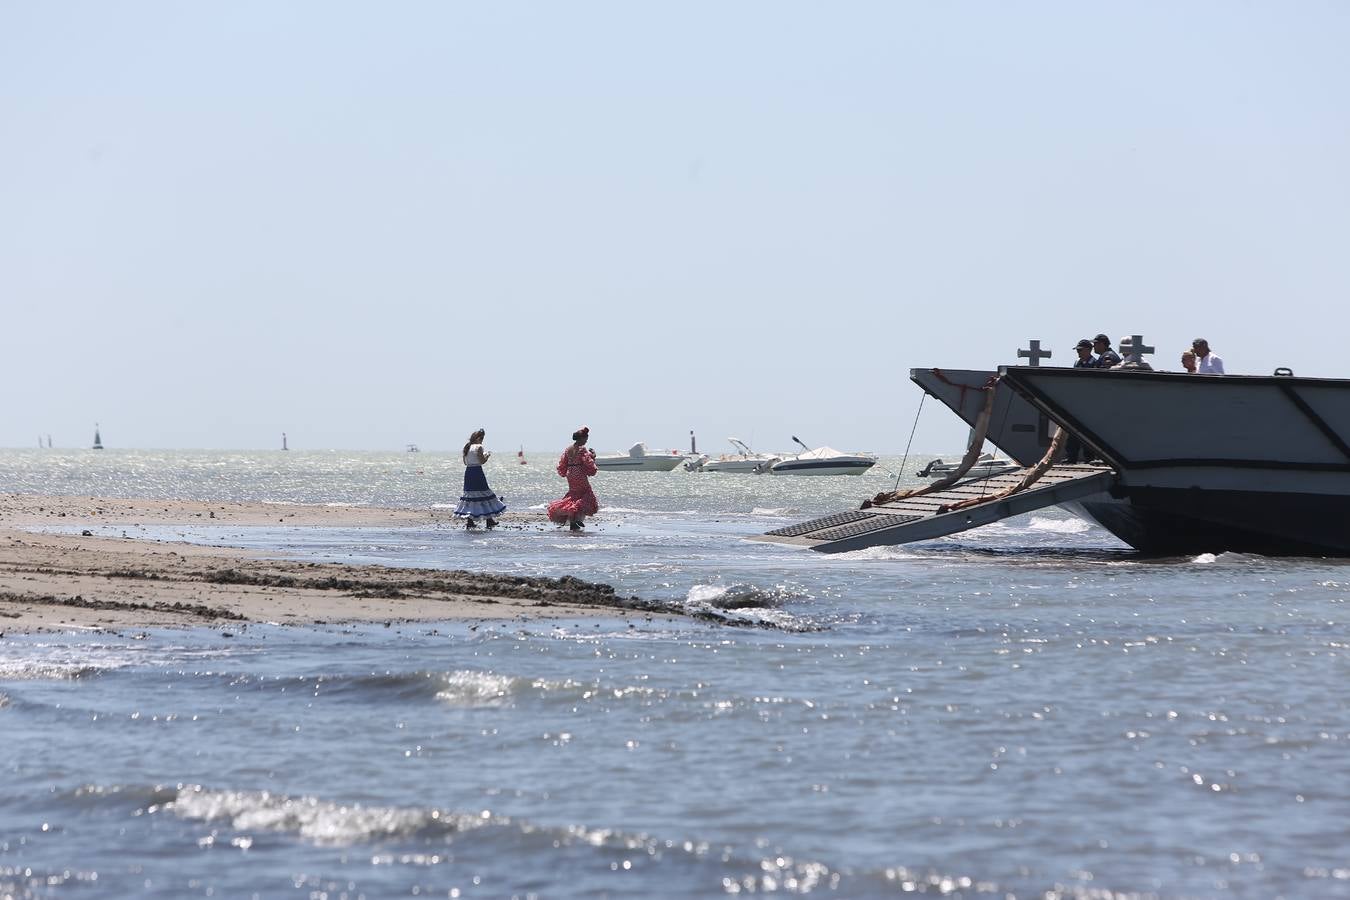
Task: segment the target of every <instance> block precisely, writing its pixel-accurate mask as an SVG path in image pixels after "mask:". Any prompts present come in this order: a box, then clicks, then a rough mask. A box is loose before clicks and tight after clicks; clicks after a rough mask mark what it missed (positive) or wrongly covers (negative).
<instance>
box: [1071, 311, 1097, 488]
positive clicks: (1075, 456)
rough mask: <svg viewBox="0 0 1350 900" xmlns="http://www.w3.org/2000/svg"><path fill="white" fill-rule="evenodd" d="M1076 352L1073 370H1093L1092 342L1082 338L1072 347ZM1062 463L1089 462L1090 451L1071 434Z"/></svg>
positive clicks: (1094, 363)
mask: <svg viewBox="0 0 1350 900" xmlns="http://www.w3.org/2000/svg"><path fill="white" fill-rule="evenodd" d="M1073 349H1074V350H1076V351H1077V352H1078V359H1077V360H1075V361H1074V364H1073V367H1074V368H1075V369H1095V368H1097V360H1096V359H1094V358H1093V356H1092V341H1089V340H1088V339H1087V338H1083V339H1082V340H1081V341H1079V342H1078V343H1077V344H1075V345H1074V347H1073ZM1064 461H1065V462H1066V463H1068V464H1069V465H1074V464H1075V463H1079V462H1091V461H1092V451H1090V450H1088V449H1087V448H1086V447H1084V446H1083V442H1082V441H1080V440H1078V438H1076V437H1074V436H1073V435H1072V434H1071V435H1069V439H1068V441H1066V442H1065V444H1064Z"/></svg>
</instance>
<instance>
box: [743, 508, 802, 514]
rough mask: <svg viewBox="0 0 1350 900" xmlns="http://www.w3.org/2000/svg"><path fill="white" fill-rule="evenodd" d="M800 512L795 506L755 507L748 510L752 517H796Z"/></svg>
mask: <svg viewBox="0 0 1350 900" xmlns="http://www.w3.org/2000/svg"><path fill="white" fill-rule="evenodd" d="M800 512H801V510H800V509H798V508H797V507H795V506H777V507H764V506H756V507H755V508H754V509H752V510H750V515H752V516H795V515H797V514H798V513H800Z"/></svg>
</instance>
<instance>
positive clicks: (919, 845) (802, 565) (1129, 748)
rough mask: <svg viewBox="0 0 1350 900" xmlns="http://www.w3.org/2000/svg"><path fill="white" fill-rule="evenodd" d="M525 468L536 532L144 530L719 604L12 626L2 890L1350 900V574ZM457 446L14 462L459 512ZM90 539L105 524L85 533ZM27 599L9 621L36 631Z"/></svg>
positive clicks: (843, 502) (159, 488) (33, 476)
mask: <svg viewBox="0 0 1350 900" xmlns="http://www.w3.org/2000/svg"><path fill="white" fill-rule="evenodd" d="M560 450H561V448H557V449H556V450H553V451H549V452H527V453H526V457H527V460H528V462H527V464H526V465H518V464H517V463H516V462H515V459H514V453H513V452H501V453H499V454H498V455H497V456H496V457H494V459H493V460H492V461H491V462H490V463H489V465H488V467H487V474H488V477H489V479H490V480H491V482H492V484H493V486H494V488H495V489H496V490H497V491H498V492H499V493H501V494H502V495H503V496H504V498H505V500H506V502H507V503H508V504H509V506H510V508H511V512H512V516H511V518H510V519H509V520H507V521H505V522H504V523H503V526H502V527H501V528H499V529H497V530H496V531H493V532H487V533H485V532H482V531H478V532H466V531H465V530H464V529H462V528H459V527H455V526H454V525H453V524H452V523H451V522H449V521H441V522H437V523H436V524H433V525H428V526H426V527H403V528H350V527H343V528H295V527H287V526H286V525H285V524H284V523H282V522H279V523H278V524H277V525H276V526H275V527H270V526H269V527H247V528H245V527H238V526H230V525H216V526H211V525H205V524H203V525H195V526H191V527H186V526H175V527H172V528H169V527H164V526H153V527H152V526H150V525H145V526H136V525H128V526H125V527H124V526H117V527H115V528H107V527H104V528H102V529H101V530H100V533H122V532H123V531H125V532H126V533H128V534H129V535H130V536H136V537H143V538H146V539H150V540H174V541H188V542H192V543H199V544H204V545H213V546H214V545H229V546H246V547H251V548H255V549H258V550H261V551H264V552H266V553H273V552H274V553H275V554H276V555H277V556H278V557H282V556H284V557H288V558H299V559H305V560H314V561H340V562H344V563H380V564H384V565H391V566H424V567H437V568H447V569H471V570H478V571H485V572H499V573H510V574H529V575H551V576H557V575H575V576H577V577H580V578H585V579H589V580H594V581H603V582H608V583H611V584H613V585H615V587H616V588H617V589H618V590H619V591H620V592H621V593H625V594H633V595H637V596H640V597H643V598H645V599H657V600H661V601H665V602H668V603H669V604H670V605H671V607H672V608H676V609H686V610H688V611H691V612H698V611H700V610H710V609H711V610H717V611H719V612H722V613H725V614H726V616H727V618H728V619H729V623H722V624H718V623H713V622H709V621H706V620H704V619H700V618H696V617H683V616H673V615H651V616H637V617H629V618H617V617H611V616H608V615H604V614H602V615H599V616H596V617H593V618H587V619H581V620H576V621H570V620H562V621H558V620H543V619H539V620H534V619H530V620H507V621H495V622H494V621H488V620H479V621H461V622H432V623H419V624H402V623H398V622H390V623H384V622H377V623H372V624H363V625H342V626H337V625H324V626H314V627H294V626H285V627H283V626H274V625H267V624H250V625H247V626H246V627H237V626H234V625H233V624H232V625H231V626H229V627H215V628H207V627H203V628H194V629H175V630H155V629H144V630H128V631H121V632H116V633H107V632H81V633H67V634H39V635H14V634H6V635H5V636H4V637H3V639H0V779H3V790H2V791H0V898H9V897H25V898H26V897H90V898H93V897H98V898H103V897H163V898H185V897H264V898H265V897H300V898H358V897H366V898H376V897H447V898H456V897H492V898H496V897H540V898H547V897H588V898H589V897H716V896H726V895H733V896H734V895H761V894H770V895H798V894H806V895H817V896H832V897H849V898H854V897H858V898H870V897H893V896H899V895H911V894H922V895H929V896H942V897H997V898H1013V897H1043V898H1065V897H1083V898H1115V897H1219V896H1224V897H1229V896H1235V897H1253V898H1258V897H1259V898H1270V897H1350V700H1347V692H1346V685H1347V683H1350V624H1348V622H1350V610H1347V600H1348V599H1350V563H1348V562H1347V561H1342V560H1327V559H1314V558H1304V559H1275V558H1265V557H1261V556H1249V555H1240V554H1219V555H1211V554H1205V555H1200V556H1185V557H1172V558H1145V557H1141V556H1139V555H1136V554H1135V553H1133V552H1132V551H1130V550H1129V549H1128V548H1127V547H1125V546H1124V545H1122V544H1121V543H1119V542H1118V541H1117V540H1116V539H1114V538H1113V537H1112V536H1111V535H1110V534H1108V533H1107V532H1105V531H1104V530H1102V529H1101V528H1099V527H1097V526H1095V525H1093V524H1090V523H1088V522H1085V521H1082V520H1080V519H1077V518H1074V517H1073V516H1071V515H1069V514H1068V513H1066V512H1063V511H1061V510H1058V509H1047V510H1043V511H1040V512H1036V513H1033V514H1031V515H1027V516H1022V517H1019V518H1014V519H1010V520H1007V521H1004V522H1001V523H997V524H994V525H990V526H986V527H983V528H980V529H977V530H974V531H970V532H967V533H964V534H960V535H956V536H953V537H951V538H947V539H943V540H940V541H930V542H925V543H919V544H914V545H909V546H903V547H889V548H877V549H871V550H864V551H858V552H854V553H845V554H841V555H835V556H826V555H821V554H817V553H813V552H811V551H807V550H802V549H798V548H793V547H787V546H781V545H776V544H768V543H762V542H755V541H751V540H748V539H749V538H751V537H753V536H755V535H759V534H761V533H763V532H765V531H767V530H770V529H772V528H777V527H781V526H783V525H786V524H790V523H792V522H796V521H800V520H803V519H806V518H809V517H813V516H816V515H821V514H826V513H830V512H838V511H842V510H845V509H849V508H853V507H856V505H857V503H858V502H859V501H860V500H861V499H862V498H864V497H868V496H870V495H872V494H874V493H876V492H878V491H881V490H885V489H888V488H891V487H894V486H895V485H896V484H901V485H906V484H912V483H915V480H914V478H913V477H912V476H903V475H901V476H897V474H896V473H897V472H900V471H902V465H903V471H905V472H910V471H913V470H914V469H915V468H916V467H917V464H920V463H922V462H923V461H925V460H923V459H919V460H916V459H908V460H902V459H900V458H898V457H890V456H887V457H883V458H882V460H881V463H880V464H879V465H878V466H877V467H876V468H874V469H873V470H872V471H871V472H869V473H868V474H866V475H863V476H860V477H815V478H812V477H787V476H772V475H722V474H695V473H689V472H684V471H679V470H677V471H674V472H668V473H631V472H630V473H603V474H601V475H598V476H596V478H595V479H594V480H593V484H594V487H595V490H596V493H597V494H598V495H599V498H600V502H601V504H602V506H603V509H602V511H601V513H600V515H599V516H597V517H596V518H594V519H593V520H592V521H591V523H590V524H589V526H588V527H587V529H586V530H585V532H584V533H582V534H579V535H573V534H571V533H568V532H566V531H563V530H559V529H558V528H556V527H554V526H552V525H549V524H548V523H547V522H546V521H545V520H544V516H543V508H544V506H545V504H546V503H547V502H548V501H549V500H551V499H554V498H555V497H557V496H560V495H561V494H562V492H563V488H564V483H563V480H562V479H560V478H559V477H558V476H557V474H556V472H555V471H554V468H553V467H554V464H555V462H556V458H557V453H558V452H559V451H560ZM462 471H463V470H462V468H461V466H460V464H459V461H458V459H457V458H456V457H455V456H454V455H448V454H437V453H431V452H423V453H358V452H295V451H292V452H289V453H282V452H266V453H252V452H241V453H226V452H181V451H163V452H158V451H117V450H105V451H102V452H101V453H95V452H93V451H69V452H65V451H58V450H36V449H34V450H6V451H0V491H3V492H6V493H13V492H17V493H42V494H73V495H87V496H111V497H145V498H183V499H196V500H220V501H234V500H239V501H261V502H275V503H302V504H314V505H324V504H344V505H345V504H367V505H370V506H391V507H406V508H413V509H447V508H449V507H450V506H453V504H454V502H455V499H456V498H457V496H458V492H459V488H460V479H461V477H462ZM85 527H90V525H89V523H72V524H71V525H68V526H66V528H67V529H82V528H85ZM3 621H4V620H3V619H0V630H3Z"/></svg>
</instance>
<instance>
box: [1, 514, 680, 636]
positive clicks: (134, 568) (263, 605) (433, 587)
mask: <svg viewBox="0 0 1350 900" xmlns="http://www.w3.org/2000/svg"><path fill="white" fill-rule="evenodd" d="M452 521H454V518H453V515H452V514H451V513H450V511H449V510H437V509H432V510H414V509H387V508H376V507H365V506H305V505H298V504H296V505H287V504H274V503H237V502H204V501H191V500H145V499H116V498H106V497H68V496H38V495H30V494H6V495H0V637H3V635H4V634H7V633H9V634H16V633H27V632H36V631H75V630H110V631H117V630H122V629H132V628H166V627H195V626H211V627H230V626H233V625H239V624H246V623H275V624H291V625H321V624H338V623H354V622H375V623H379V622H390V623H392V622H400V623H402V622H429V621H468V620H485V619H522V620H531V619H560V618H576V617H597V616H603V617H606V618H611V617H630V616H644V617H651V616H654V615H678V614H681V610H680V609H679V608H677V607H675V606H674V605H672V604H668V603H662V602H658V601H646V600H642V599H641V598H638V597H624V596H621V595H619V594H617V593H616V592H615V590H614V588H613V587H611V586H610V585H607V584H600V583H596V582H588V581H583V580H581V579H577V578H572V577H563V578H536V577H522V576H514V575H497V574H492V573H485V572H465V571H449V570H443V569H415V568H401V567H399V568H394V567H386V566H375V565H356V566H353V565H342V564H338V563H316V562H308V561H304V560H299V559H268V558H264V556H263V554H260V553H256V552H253V551H249V550H244V549H238V548H231V547H216V546H213V547H204V546H201V545H196V544H189V543H180V542H171V541H151V540H141V539H137V538H130V537H107V536H99V535H96V534H94V533H93V530H94V529H95V528H98V529H102V530H106V527H107V526H117V525H124V526H133V525H134V526H167V525H191V524H198V525H199V524H202V523H203V522H208V523H211V524H217V523H219V524H225V525H235V526H244V527H247V526H264V525H270V526H275V525H276V524H278V523H282V524H285V525H286V526H288V527H291V526H295V527H304V526H325V527H338V526H341V527H371V526H381V527H417V526H427V525H432V524H435V523H438V522H439V523H446V522H452ZM538 524H539V517H538V516H537V515H536V516H530V515H526V514H518V515H517V516H515V517H512V516H510V515H508V516H507V517H506V518H504V519H503V522H502V526H501V527H503V528H510V527H536V526H538ZM50 526H62V527H63V528H80V529H81V533H75V534H69V533H60V534H58V533H48V532H43V531H41V530H40V529H42V528H44V527H50ZM86 527H87V528H88V530H89V533H83V531H84V530H85V529H86Z"/></svg>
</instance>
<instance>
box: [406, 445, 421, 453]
mask: <svg viewBox="0 0 1350 900" xmlns="http://www.w3.org/2000/svg"><path fill="white" fill-rule="evenodd" d="M408 452H409V453H421V452H422V448H421V447H419V446H417V445H416V444H409V445H408Z"/></svg>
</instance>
